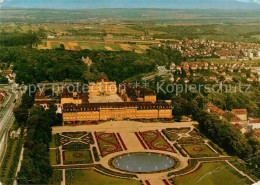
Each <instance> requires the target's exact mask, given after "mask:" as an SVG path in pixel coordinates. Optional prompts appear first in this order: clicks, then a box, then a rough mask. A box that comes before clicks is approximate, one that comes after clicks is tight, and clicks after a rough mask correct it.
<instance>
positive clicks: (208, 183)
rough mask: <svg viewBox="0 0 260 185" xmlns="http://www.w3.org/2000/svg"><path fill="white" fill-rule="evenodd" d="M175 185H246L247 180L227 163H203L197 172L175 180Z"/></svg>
mask: <svg viewBox="0 0 260 185" xmlns="http://www.w3.org/2000/svg"><path fill="white" fill-rule="evenodd" d="M173 181H174V184H178V185H190V184H196V185H228V184H234V185H235V184H237V185H238V184H239V185H246V184H249V183H247V181H246V179H245V178H244V177H242V176H241V175H237V174H236V172H234V170H233V169H232V168H231V167H230V166H229V165H228V164H226V163H221V162H219V163H203V164H202V166H201V167H200V168H199V169H198V170H197V171H195V172H193V173H191V174H189V175H184V176H179V177H175V178H173Z"/></svg>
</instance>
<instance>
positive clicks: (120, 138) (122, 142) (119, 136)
mask: <svg viewBox="0 0 260 185" xmlns="http://www.w3.org/2000/svg"><path fill="white" fill-rule="evenodd" d="M117 137H118V139H119V140H120V142H121V144H122V146H123V148H124V150H127V148H126V146H125V143H124V141H123V139H122V137H121V135H120V134H119V133H117Z"/></svg>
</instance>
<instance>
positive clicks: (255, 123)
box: [248, 119, 260, 130]
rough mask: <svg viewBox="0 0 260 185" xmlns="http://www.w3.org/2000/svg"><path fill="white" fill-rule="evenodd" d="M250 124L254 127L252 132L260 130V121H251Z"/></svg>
mask: <svg viewBox="0 0 260 185" xmlns="http://www.w3.org/2000/svg"><path fill="white" fill-rule="evenodd" d="M248 124H249V125H250V126H251V127H252V130H254V129H259V128H260V119H254V120H249V121H248Z"/></svg>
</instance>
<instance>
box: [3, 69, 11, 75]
mask: <svg viewBox="0 0 260 185" xmlns="http://www.w3.org/2000/svg"><path fill="white" fill-rule="evenodd" d="M12 74H13V70H3V75H4V76H11V75H12Z"/></svg>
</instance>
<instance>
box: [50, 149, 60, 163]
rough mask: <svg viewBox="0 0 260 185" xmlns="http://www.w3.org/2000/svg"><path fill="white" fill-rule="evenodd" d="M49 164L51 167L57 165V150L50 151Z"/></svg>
mask: <svg viewBox="0 0 260 185" xmlns="http://www.w3.org/2000/svg"><path fill="white" fill-rule="evenodd" d="M49 153H50V163H51V165H57V164H58V162H57V150H56V149H50V151H49Z"/></svg>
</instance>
